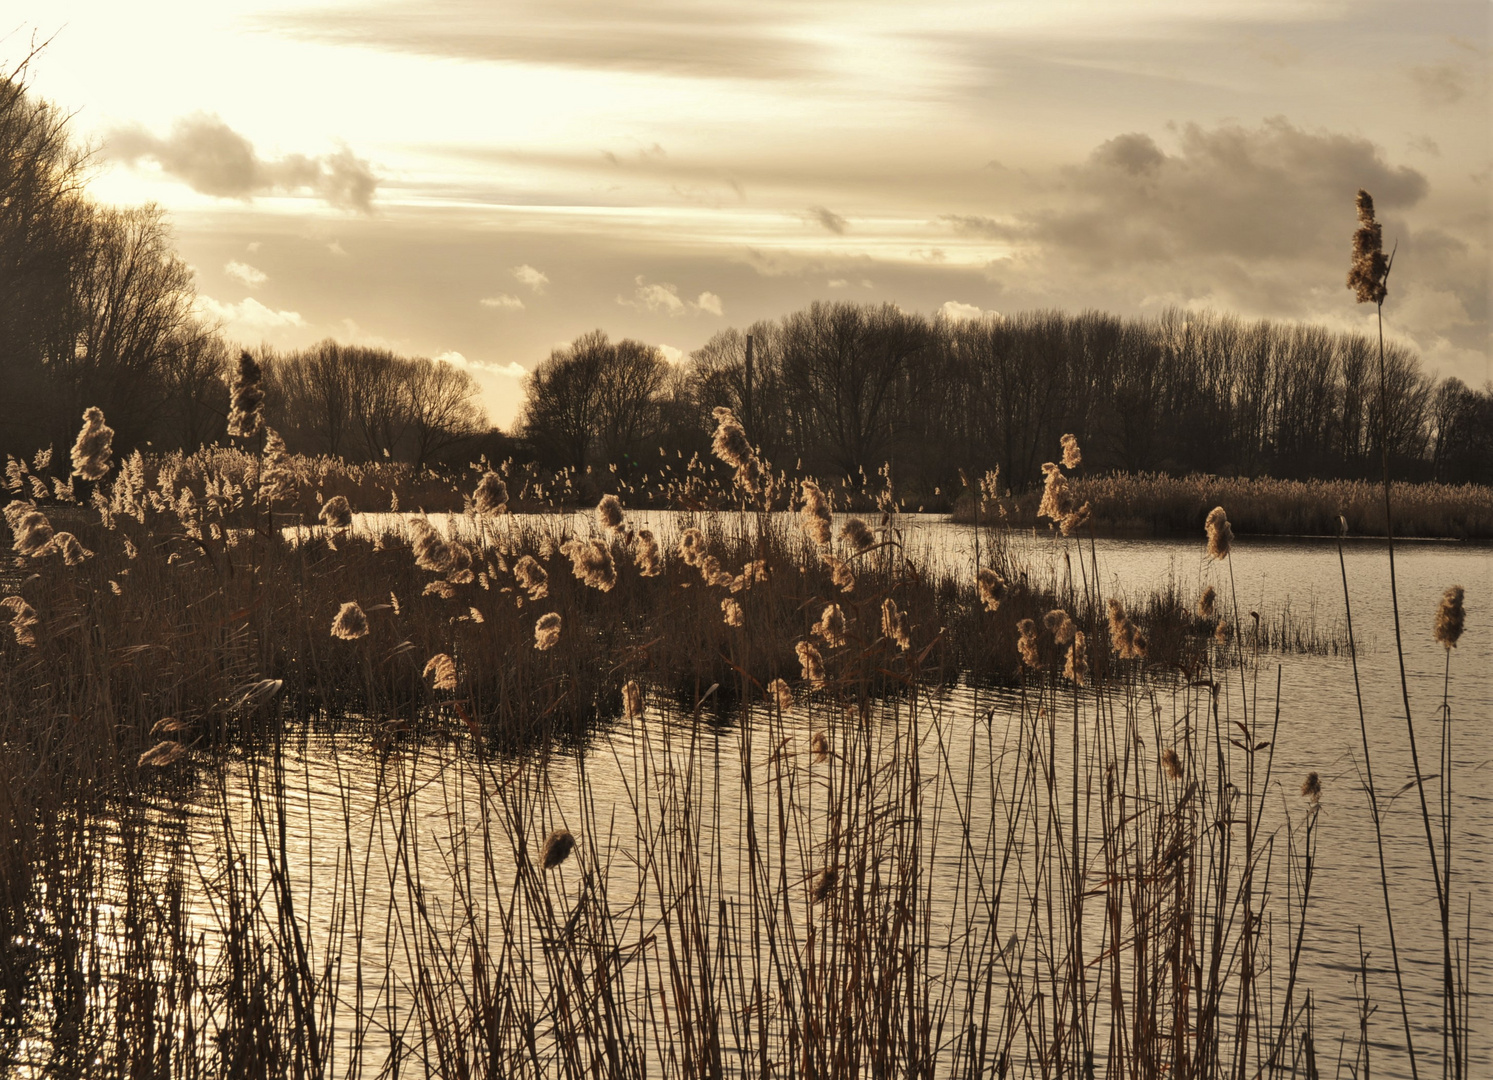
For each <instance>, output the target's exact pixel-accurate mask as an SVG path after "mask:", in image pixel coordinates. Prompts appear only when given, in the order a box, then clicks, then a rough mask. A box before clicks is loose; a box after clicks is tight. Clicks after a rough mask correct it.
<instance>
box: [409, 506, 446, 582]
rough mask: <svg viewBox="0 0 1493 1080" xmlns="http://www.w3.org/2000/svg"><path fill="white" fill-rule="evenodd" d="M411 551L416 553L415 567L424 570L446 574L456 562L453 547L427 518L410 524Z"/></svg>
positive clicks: (415, 520) (417, 519)
mask: <svg viewBox="0 0 1493 1080" xmlns="http://www.w3.org/2000/svg"><path fill="white" fill-rule="evenodd" d="M410 549H411V550H412V551H413V552H414V553H415V565H416V566H418V567H420V568H421V569H422V570H432V571H434V572H435V573H437V574H444V573H445V572H446V571H448V570H450V569H451V566H452V562H453V561H454V556H453V555H452V552H451V545H450V544H449V543H447V542H446V538H445V537H444V536H442V535H441V532H440V530H439V529H437V528H436V527H435V526H433V525H431V523H430V522H429V521H427V520H426V519H425V518H415V519H414V520H413V521H411V522H410Z"/></svg>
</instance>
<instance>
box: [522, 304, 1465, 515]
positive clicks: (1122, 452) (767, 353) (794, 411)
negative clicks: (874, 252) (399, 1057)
mask: <svg viewBox="0 0 1493 1080" xmlns="http://www.w3.org/2000/svg"><path fill="white" fill-rule="evenodd" d="M749 353H750V357H751V362H750V364H749V363H748V355H749ZM1384 361H1385V363H1384V383H1385V393H1384V394H1383V401H1384V403H1385V404H1384V408H1383V412H1384V416H1383V417H1382V418H1381V415H1380V412H1381V404H1380V403H1381V395H1380V393H1379V352H1378V343H1377V341H1371V340H1370V339H1369V338H1367V337H1366V336H1364V335H1361V334H1353V333H1336V332H1333V331H1330V330H1327V329H1325V328H1323V327H1320V326H1313V325H1300V324H1293V323H1278V322H1271V321H1269V320H1254V321H1250V320H1245V319H1241V318H1238V317H1236V316H1232V315H1225V314H1215V313H1210V312H1201V313H1200V312H1184V311H1180V310H1168V311H1165V312H1163V313H1161V314H1160V315H1159V316H1158V317H1155V318H1128V319H1127V318H1121V317H1118V316H1114V315H1108V314H1103V313H1099V312H1084V313H1082V314H1077V315H1073V314H1065V313H1063V312H1060V311H1035V312H1026V313H1021V314H1015V315H1011V316H1008V317H999V316H987V317H984V318H980V319H975V320H969V321H952V320H949V319H946V318H942V317H937V318H930V317H927V316H924V315H920V314H917V313H909V312H905V311H902V310H901V309H899V308H897V307H895V306H894V305H891V304H880V305H875V304H851V303H814V304H811V305H810V306H809V307H807V308H805V309H803V310H801V311H797V312H794V313H792V314H790V315H787V316H785V317H784V318H782V319H779V320H769V321H763V322H759V323H756V324H754V325H753V326H751V327H750V328H749V329H747V330H746V331H741V330H738V329H730V330H725V331H722V332H721V333H718V334H716V335H715V336H714V337H713V338H711V339H710V341H708V342H707V343H706V344H705V346H704V347H702V348H700V349H698V350H696V351H695V352H694V353H693V354H691V355H690V356H689V357H688V358H687V359H686V360H685V361H684V362H683V363H681V364H679V365H670V364H668V363H667V362H666V361H665V360H664V359H663V357H662V356H661V355H660V354H659V352H658V351H657V350H656V349H651V348H649V347H647V346H645V345H642V344H640V343H638V342H634V341H621V342H616V343H613V342H610V341H609V340H608V338H607V336H606V335H605V334H604V333H602V332H601V331H595V332H593V333H590V334H586V335H584V336H582V337H580V338H578V339H576V341H575V342H573V343H572V344H571V345H569V346H567V347H565V348H560V349H556V350H554V351H553V352H552V353H551V354H550V356H549V357H548V358H547V359H546V360H545V361H543V362H542V363H541V364H540V365H539V366H538V367H537V368H536V369H535V370H534V371H533V372H532V373H531V374H530V376H529V378H528V381H527V384H526V401H525V404H524V407H523V411H522V414H521V416H520V421H519V433H520V434H521V435H522V436H523V437H524V438H525V439H526V440H527V441H528V442H529V444H530V445H531V446H532V447H533V449H534V452H535V453H536V454H537V456H538V458H539V460H540V462H541V463H542V464H544V465H548V466H550V467H555V468H559V467H569V468H572V469H575V470H577V471H579V472H581V473H584V472H585V470H586V468H587V467H591V468H593V469H596V468H598V467H601V468H609V467H611V466H613V465H616V466H617V467H618V470H619V472H621V473H622V474H623V475H624V476H625V475H626V474H627V470H628V469H629V468H631V467H635V466H634V464H633V463H636V462H640V461H642V460H643V459H644V458H645V457H646V456H648V455H649V454H650V452H652V453H653V454H654V455H656V450H653V448H655V447H664V448H665V449H666V450H669V451H679V452H687V453H694V452H703V450H704V449H705V446H706V436H705V433H706V432H708V431H709V430H710V428H711V426H712V425H711V422H710V413H711V410H712V409H713V408H715V407H716V406H718V405H726V406H728V407H730V408H731V409H732V410H733V411H735V413H736V414H737V416H738V417H740V418H741V420H742V422H743V424H744V426H745V427H746V430H747V432H748V434H749V436H750V438H751V439H752V440H753V442H754V443H756V444H757V445H758V446H759V447H760V448H761V451H762V452H763V454H764V455H765V456H766V457H767V458H769V459H770V460H771V461H773V462H774V463H775V464H776V465H777V466H778V467H779V468H786V469H788V470H789V471H790V472H793V471H798V472H803V473H811V474H814V475H817V476H821V477H834V478H838V477H848V478H852V479H855V478H859V477H861V476H874V475H875V473H876V470H877V469H879V468H880V467H881V466H882V465H883V464H884V463H890V464H891V466H892V469H893V472H894V476H895V478H896V482H897V484H898V487H899V489H902V490H907V491H909V492H913V493H921V494H923V495H929V496H931V495H932V494H933V493H934V492H935V490H941V491H943V492H945V493H947V492H948V491H949V490H950V489H951V488H952V487H954V486H956V485H958V484H959V483H960V479H959V474H960V472H961V471H963V472H964V474H965V475H967V476H975V475H983V474H984V473H985V472H986V471H988V470H992V469H995V468H999V470H1000V472H1001V475H1002V477H1004V478H1005V483H1006V485H1008V486H1011V487H1013V488H1017V489H1020V488H1022V487H1025V486H1028V485H1030V484H1033V483H1036V482H1037V481H1038V480H1039V479H1040V466H1041V464H1042V462H1044V461H1048V460H1051V459H1052V457H1053V455H1054V454H1055V453H1056V447H1057V445H1058V441H1059V439H1060V438H1061V436H1062V435H1063V434H1064V433H1067V432H1073V433H1076V434H1077V435H1078V436H1079V438H1080V440H1081V442H1082V444H1083V447H1084V461H1085V466H1086V467H1087V468H1089V469H1091V470H1097V471H1108V470H1126V471H1132V472H1135V471H1147V472H1152V471H1159V472H1171V473H1189V472H1204V473H1213V474H1218V475H1240V476H1251V477H1253V476H1266V475H1268V476H1276V477H1281V478H1287V479H1310V478H1357V477H1367V476H1372V475H1376V474H1377V471H1378V469H1379V467H1380V460H1381V459H1380V454H1381V449H1382V447H1383V446H1384V445H1385V443H1386V442H1387V443H1388V446H1389V451H1390V456H1391V461H1392V462H1393V468H1394V471H1395V472H1396V474H1398V475H1400V476H1402V477H1405V478H1410V479H1433V478H1434V479H1437V480H1443V481H1451V482H1463V481H1481V482H1488V481H1489V480H1490V478H1493V384H1490V385H1488V386H1485V387H1484V388H1482V389H1481V390H1474V389H1471V388H1469V387H1467V386H1466V385H1465V384H1463V383H1462V382H1461V381H1460V380H1457V379H1454V378H1448V379H1443V380H1441V381H1439V382H1438V381H1437V380H1435V379H1433V378H1432V377H1431V376H1429V375H1427V374H1426V373H1425V372H1424V371H1422V370H1421V366H1420V361H1419V358H1418V356H1417V355H1416V354H1415V353H1414V352H1412V351H1410V350H1408V349H1406V348H1404V347H1403V346H1400V345H1397V344H1388V345H1386V347H1385V355H1384ZM749 373H750V374H749ZM686 456H687V454H686Z"/></svg>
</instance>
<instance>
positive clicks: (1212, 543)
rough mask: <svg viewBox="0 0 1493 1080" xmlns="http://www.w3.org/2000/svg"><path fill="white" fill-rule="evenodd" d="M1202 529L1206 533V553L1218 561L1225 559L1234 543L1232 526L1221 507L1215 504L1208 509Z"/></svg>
mask: <svg viewBox="0 0 1493 1080" xmlns="http://www.w3.org/2000/svg"><path fill="white" fill-rule="evenodd" d="M1203 530H1204V531H1205V532H1206V533H1207V534H1208V555H1209V556H1210V557H1211V558H1214V559H1217V560H1219V561H1220V562H1221V561H1222V560H1224V559H1227V558H1228V557H1229V548H1230V547H1231V546H1232V545H1233V543H1234V527H1233V526H1232V525H1230V524H1229V516H1228V515H1227V514H1226V513H1224V510H1223V507H1221V506H1215V507H1214V508H1213V509H1212V510H1209V511H1208V518H1207V520H1206V521H1204V522H1203Z"/></svg>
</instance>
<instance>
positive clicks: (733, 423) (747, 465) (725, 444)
mask: <svg viewBox="0 0 1493 1080" xmlns="http://www.w3.org/2000/svg"><path fill="white" fill-rule="evenodd" d="M711 415H712V416H714V417H715V424H716V427H715V437H714V438H713V439H711V442H710V449H711V450H712V451H713V452H714V453H715V456H716V457H718V458H720V459H721V460H722V461H724V462H725V463H726V464H727V465H730V466H732V467H734V468H735V469H736V483H737V486H738V487H740V488H741V489H742V490H743V491H745V492H746V493H747V494H748V495H760V494H761V493H762V463H761V462H760V461H759V460H757V454H756V452H755V451H754V450H753V449H752V444H751V441H750V440H749V439H748V438H747V435H746V430H745V429H744V428H743V427H742V426H741V422H740V421H739V420H737V419H736V414H735V413H733V412H732V411H731V410H730V409H728V408H726V407H725V406H724V405H722V406H718V407H717V408H716V409H715V410H714V411H713V412H712V413H711Z"/></svg>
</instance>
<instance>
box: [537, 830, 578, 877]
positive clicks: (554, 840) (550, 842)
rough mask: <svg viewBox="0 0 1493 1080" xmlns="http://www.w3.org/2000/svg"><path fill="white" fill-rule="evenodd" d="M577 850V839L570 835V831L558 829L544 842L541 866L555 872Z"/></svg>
mask: <svg viewBox="0 0 1493 1080" xmlns="http://www.w3.org/2000/svg"><path fill="white" fill-rule="evenodd" d="M574 850H575V837H573V836H571V835H570V831H569V830H568V829H556V830H555V831H554V832H552V833H550V834H549V837H548V838H547V839H546V840H545V841H544V850H543V851H542V852H541V853H540V860H539V861H540V864H541V865H542V866H543V867H544V869H546V870H553V869H554V868H555V867H557V866H559V865H560V864H561V863H562V862H564V861H565V860H566V859H568V858H570V853H571V852H572V851H574Z"/></svg>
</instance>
